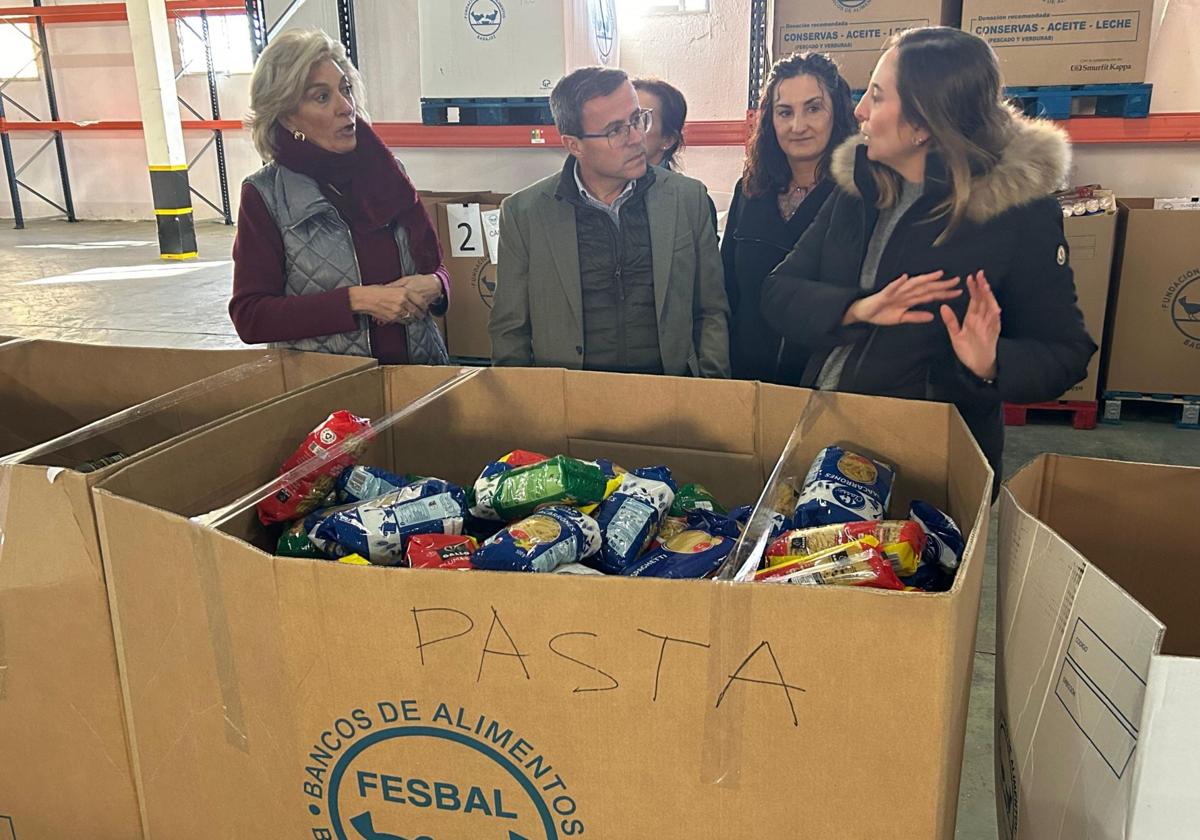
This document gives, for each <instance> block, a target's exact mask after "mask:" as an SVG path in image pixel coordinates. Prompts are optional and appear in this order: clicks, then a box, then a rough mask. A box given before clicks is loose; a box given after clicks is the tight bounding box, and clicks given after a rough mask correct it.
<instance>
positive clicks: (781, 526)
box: [729, 505, 792, 539]
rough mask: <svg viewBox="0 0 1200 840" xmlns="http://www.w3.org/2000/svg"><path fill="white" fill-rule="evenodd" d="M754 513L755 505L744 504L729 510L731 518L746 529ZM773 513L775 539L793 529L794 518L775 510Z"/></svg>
mask: <svg viewBox="0 0 1200 840" xmlns="http://www.w3.org/2000/svg"><path fill="white" fill-rule="evenodd" d="M752 513H754V505H742V506H741V507H736V508H734V509H733V510H731V511H729V518H730V519H732V520H733V521H734V522H736V523H738V525H740V526H741V529H742V530H743V531H744V530H746V527H747V526H748V525H749V524H750V515H751V514H752ZM770 513H771V539H775V538H776V537H778V536H779V535H780V534H782V533H784V532H785V531H788V530H791V522H792V520H791V519H790V518H789V517H786V516H784V515H783V514H782V513H780V512H779V511H776V510H773V511H771V512H770Z"/></svg>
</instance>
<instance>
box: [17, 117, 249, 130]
mask: <svg viewBox="0 0 1200 840" xmlns="http://www.w3.org/2000/svg"><path fill="white" fill-rule="evenodd" d="M183 127H184V129H185V130H193V129H195V130H200V129H203V130H206V131H212V130H213V129H221V130H222V131H237V130H238V129H240V128H241V127H242V123H241V120H184V121H183ZM141 130H142V122H141V120H94V121H86V120H85V121H79V122H76V121H73V120H59V121H57V122H55V121H52V120H0V133H9V132H22V131H29V132H36V131H141Z"/></svg>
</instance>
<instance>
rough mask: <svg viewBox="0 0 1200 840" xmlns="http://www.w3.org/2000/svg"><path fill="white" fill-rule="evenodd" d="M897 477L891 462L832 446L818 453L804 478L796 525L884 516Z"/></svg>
mask: <svg viewBox="0 0 1200 840" xmlns="http://www.w3.org/2000/svg"><path fill="white" fill-rule="evenodd" d="M895 478H896V473H895V470H893V469H892V468H891V467H889V466H888V465H887V464H883V463H880V462H879V461H872V460H871V459H870V458H866V457H864V456H862V455H858V454H855V453H854V452H847V451H846V450H845V449H842V448H841V447H839V446H828V447H826V448H825V449H822V450H821V451H820V452H819V453H818V454H817V457H816V458H815V459H814V460H813V463H812V467H811V468H810V469H809V471H808V476H807V477H806V478H805V479H804V486H803V488H801V490H800V498H799V500H798V501H797V502H796V513H795V516H793V517H792V519H793V523H792V526H793V527H794V528H813V527H816V526H818V525H833V524H835V523H839V522H863V521H869V520H876V519H883V518H884V516H885V515H886V514H887V508H888V503H889V502H890V501H891V499H892V483H893V482H894V481H895Z"/></svg>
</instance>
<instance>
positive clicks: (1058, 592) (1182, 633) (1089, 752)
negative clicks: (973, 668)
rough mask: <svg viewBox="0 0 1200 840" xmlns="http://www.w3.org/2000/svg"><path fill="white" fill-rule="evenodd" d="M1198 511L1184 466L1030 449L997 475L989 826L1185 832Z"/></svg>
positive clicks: (1194, 704)
mask: <svg viewBox="0 0 1200 840" xmlns="http://www.w3.org/2000/svg"><path fill="white" fill-rule="evenodd" d="M1198 510H1200V469H1197V468H1195V467H1167V466H1157V465H1152V464H1132V463H1123V462H1116V461H1100V460H1091V459H1086V458H1067V457H1063V456H1059V455H1042V456H1039V457H1038V458H1037V459H1036V460H1034V461H1033V462H1032V463H1030V464H1028V465H1027V466H1026V467H1025V468H1024V469H1022V470H1020V471H1019V472H1018V473H1017V474H1016V475H1015V476H1013V478H1012V479H1010V480H1009V482H1008V484H1007V485H1006V487H1005V488H1004V490H1003V492H1002V494H1001V508H1000V544H999V619H998V622H999V623H998V625H997V630H998V640H997V641H998V644H999V648H998V652H997V653H998V660H997V663H996V809H997V814H998V817H999V822H1000V837H1001V838H1002V840H1011V838H1019V840H1026V839H1027V838H1028V840H1041V838H1045V837H1054V838H1062V840H1075V838H1080V840H1082V838H1090V840H1102V839H1103V838H1113V840H1116V838H1121V840H1183V838H1190V837H1195V836H1196V805H1197V801H1198V800H1197V796H1198V794H1197V791H1198V790H1200V765H1198V764H1197V760H1196V756H1197V755H1200V727H1197V726H1196V709H1197V708H1198V707H1200V658H1198V657H1200V622H1197V619H1196V604H1197V595H1198V594H1200V593H1198V591H1197V586H1196V582H1195V578H1196V569H1197V562H1198V561H1200V552H1198V551H1197V549H1196V545H1195V541H1194V540H1189V539H1187V538H1183V539H1181V538H1180V536H1179V535H1180V526H1181V523H1187V522H1191V521H1193V520H1194V519H1195V516H1196V512H1197V511H1198ZM1185 530H1186V529H1185Z"/></svg>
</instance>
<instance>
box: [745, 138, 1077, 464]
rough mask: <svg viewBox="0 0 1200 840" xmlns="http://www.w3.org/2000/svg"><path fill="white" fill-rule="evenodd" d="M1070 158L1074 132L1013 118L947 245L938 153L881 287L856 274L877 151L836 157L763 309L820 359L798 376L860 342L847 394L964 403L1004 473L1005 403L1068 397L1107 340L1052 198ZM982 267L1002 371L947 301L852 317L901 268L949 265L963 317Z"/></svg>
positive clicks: (871, 220)
mask: <svg viewBox="0 0 1200 840" xmlns="http://www.w3.org/2000/svg"><path fill="white" fill-rule="evenodd" d="M1069 164H1070V147H1069V144H1068V143H1067V140H1066V138H1065V135H1064V134H1063V133H1062V131H1061V130H1060V129H1058V128H1056V127H1055V126H1054V125H1053V124H1051V123H1045V122H1040V121H1033V120H1026V119H1016V120H1015V121H1014V125H1013V130H1012V137H1011V139H1010V141H1009V144H1008V146H1007V148H1006V149H1005V150H1004V152H1003V154H1002V157H1001V160H1000V161H999V162H998V163H997V165H996V166H995V167H993V168H992V169H991V170H990V171H989V172H987V173H985V174H983V175H980V176H978V177H976V178H975V179H974V180H973V181H972V185H971V196H970V201H969V204H968V212H967V217H966V219H965V220H964V222H963V223H962V225H961V226H960V227H959V229H958V230H957V231H956V232H955V233H954V235H953V236H951V237H950V238H949V240H948V241H946V242H944V243H943V244H941V245H934V241H935V240H936V239H937V237H938V235H939V234H940V233H941V232H942V231H943V230H944V229H945V227H946V220H945V217H940V218H931V217H932V216H933V215H935V214H932V213H931V211H932V209H933V208H934V207H935V206H936V205H937V204H938V203H940V202H941V201H942V200H943V199H944V198H945V197H946V195H947V194H948V192H949V184H948V180H949V179H948V176H947V174H946V171H945V167H944V165H943V164H942V161H941V159H940V158H939V157H938V156H937V155H936V154H930V156H929V160H928V163H927V166H926V170H927V171H926V181H925V192H924V194H923V195H922V197H921V198H920V199H919V200H918V201H917V203H916V205H915V206H913V207H912V208H911V209H910V210H909V211H908V212H907V213H905V215H904V216H903V218H902V219H901V220H900V222H899V224H898V226H897V228H896V230H895V232H894V233H893V235H892V237H891V239H890V241H889V242H888V244H887V247H886V248H885V249H884V253H883V255H882V259H881V260H880V265H879V271H878V274H877V275H876V278H875V285H874V288H873V289H870V290H863V289H861V288H860V286H859V276H860V273H861V267H862V263H863V259H864V257H865V255H866V251H867V245H868V243H869V242H870V239H871V232H872V231H873V230H874V227H875V224H876V222H877V220H878V218H879V211H878V210H877V209H876V203H877V197H878V193H877V191H876V187H875V182H874V179H873V178H872V176H871V172H870V167H871V164H870V163H869V162H868V160H867V158H866V148H865V147H863V146H862V145H861V140H859V139H858V138H855V139H852V140H850V141H847V143H846V144H844V145H843V146H841V147H840V148H839V149H838V150H837V152H836V153H835V155H834V161H833V167H832V169H833V175H834V179H835V180H836V181H837V183H838V186H839V187H840V189H839V191H838V192H837V193H836V194H835V195H834V196H833V197H832V198H831V199H830V200H829V201H827V202H826V203H825V206H824V208H822V210H821V213H820V215H819V216H818V217H817V219H816V221H814V222H813V224H812V226H811V227H809V229H808V231H807V232H806V233H805V234H804V235H803V236H802V237H801V238H800V241H799V242H798V243H797V244H796V247H795V249H793V251H792V252H791V253H790V254H789V255H788V257H787V259H785V260H784V261H783V263H781V264H780V265H779V267H778V268H777V269H776V270H775V271H774V272H773V273H772V274H771V276H770V277H769V278H767V282H766V284H765V285H764V287H763V301H762V307H763V315H764V317H765V318H766V320H767V323H768V324H770V325H771V326H772V327H773V328H774V329H776V330H777V331H778V332H779V333H780V334H782V335H783V336H785V337H786V338H787V339H788V340H789V342H790V341H795V342H797V343H798V344H801V345H803V346H804V347H805V348H806V349H807V351H808V353H809V356H808V358H807V359H805V369H804V374H803V377H802V380H801V384H804V385H809V386H811V385H813V384H814V383H815V382H816V380H817V377H818V375H819V373H820V371H821V367H822V365H823V364H824V363H825V360H826V359H827V358H828V356H829V353H830V352H832V350H833V349H834V348H836V347H838V346H840V345H844V344H851V345H852V346H853V349H852V350H851V353H850V355H849V357H848V358H847V360H846V365H845V368H844V371H843V374H842V379H841V382H840V384H839V390H843V391H850V392H855V393H862V394H877V395H880V396H891V397H901V398H908V399H929V400H937V401H940V402H948V403H953V404H954V405H956V406H957V407H958V409H959V411H960V412H961V413H962V415H963V419H965V420H966V422H967V424H968V425H969V426H970V428H971V431H972V432H973V433H974V434H975V438H976V440H977V441H978V442H979V445H980V447H981V448H982V449H983V452H984V454H985V455H986V456H987V459H988V461H989V462H990V463H991V465H992V468H993V469H994V470H995V472H996V482H997V484H998V483H999V481H1000V477H1001V454H1002V451H1003V446H1004V425H1003V412H1002V403H1003V402H1012V403H1034V402H1044V401H1047V400H1054V399H1057V398H1058V397H1059V396H1060V395H1061V394H1062V393H1063V392H1064V391H1066V390H1067V389H1068V388H1070V387H1071V386H1072V385H1074V384H1075V383H1077V382H1079V381H1080V380H1082V379H1083V378H1084V376H1086V374H1087V364H1088V360H1089V359H1090V358H1091V356H1092V354H1093V353H1095V352H1096V345H1095V344H1094V343H1093V342H1092V340H1091V338H1090V337H1089V336H1088V333H1087V330H1086V328H1085V327H1084V324H1083V316H1082V315H1081V313H1080V311H1079V307H1078V306H1077V305H1076V300H1075V283H1074V278H1073V275H1072V273H1071V269H1070V266H1069V265H1068V263H1067V241H1066V238H1065V237H1064V235H1063V222H1062V211H1061V210H1060V209H1059V206H1058V203H1057V202H1056V201H1055V200H1054V199H1053V198H1052V197H1050V193H1051V192H1052V191H1053V190H1054V189H1056V188H1057V187H1058V185H1059V184H1060V183H1061V181H1062V179H1063V178H1064V177H1065V174H1066V172H1067V170H1068V167H1069ZM980 269H982V270H983V271H984V272H985V273H986V275H987V279H988V282H989V283H990V284H991V287H992V290H993V292H994V293H995V296H996V299H997V301H998V302H999V304H1000V307H1001V309H1002V313H1001V316H1000V320H1001V333H1000V339H999V342H998V346H997V371H998V373H997V376H996V381H995V384H994V385H987V384H985V383H984V382H982V381H981V380H979V379H978V378H976V377H975V376H974V375H973V374H971V372H970V371H969V370H967V369H966V367H965V366H963V365H962V364H961V363H960V362H959V361H958V358H957V356H955V354H954V350H953V348H952V347H951V345H950V338H949V335H948V333H947V332H946V327H945V325H944V324H943V323H942V319H941V317H940V316H939V315H938V314H937V311H936V310H937V306H935V305H931V306H928V307H925V308H926V309H928V310H929V311H932V312H933V313H934V321H933V323H930V324H906V325H901V326H893V327H874V326H870V325H865V324H855V325H853V326H851V327H843V326H842V325H841V322H842V318H843V317H844V315H845V313H846V310H847V309H848V308H849V306H850V305H851V304H852V303H853V302H854V301H855V300H857V299H858V298H860V297H865V296H866V295H869V294H872V293H874V292H875V291H878V290H879V289H881V288H883V287H884V286H886V285H887V284H888V283H890V282H892V281H893V280H895V279H896V278H897V277H899V276H900V275H902V274H909V275H916V274H924V273H927V272H932V271H937V270H943V271H945V272H946V274H945V276H946V277H954V276H959V277H962V278H963V288H964V293H963V295H962V297H960V298H958V299H957V300H955V301H952V302H951V304H950V305H951V308H953V309H954V310H955V313H956V314H957V315H958V318H959V321H960V322H961V321H962V319H963V317H964V315H965V314H966V310H967V303H968V298H967V294H966V292H965V281H966V277H967V275H968V274H970V273H972V272H975V271H979V270H980Z"/></svg>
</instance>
